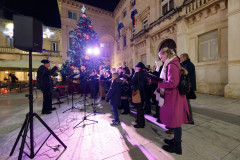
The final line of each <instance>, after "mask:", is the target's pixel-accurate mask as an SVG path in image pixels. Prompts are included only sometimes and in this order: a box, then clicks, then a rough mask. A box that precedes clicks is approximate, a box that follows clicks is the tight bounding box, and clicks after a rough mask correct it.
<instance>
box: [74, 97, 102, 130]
mask: <svg viewBox="0 0 240 160" xmlns="http://www.w3.org/2000/svg"><path fill="white" fill-rule="evenodd" d="M86 101H87V98H86V94H85V93H84V99H83V106H84V117H83V119H82V121H81V122H79V123H78V124H77V125H76V126H74V127H73V128H77V126H78V125H79V124H81V123H83V127H84V126H85V123H84V121H85V120H88V121H92V122H95V123H98V121H95V120H91V119H88V118H87V117H88V116H90V115H91V114H92V113H90V114H88V115H86V112H87V107H86V106H88V105H86Z"/></svg>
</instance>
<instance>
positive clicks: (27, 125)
mask: <svg viewBox="0 0 240 160" xmlns="http://www.w3.org/2000/svg"><path fill="white" fill-rule="evenodd" d="M26 97H28V99H29V112H28V113H27V115H26V118H25V121H24V123H23V125H22V128H21V130H20V132H19V134H18V137H17V139H16V141H15V143H14V146H13V148H12V150H11V153H10V156H12V154H13V152H14V150H15V148H16V146H17V144H18V141H19V140H20V137H21V136H22V142H21V147H20V152H19V155H18V160H21V159H22V154H23V153H24V154H26V155H27V156H28V157H29V158H31V159H32V158H34V157H35V156H36V154H37V153H38V151H39V150H40V149H41V148H42V146H43V145H44V143H45V142H46V141H47V139H48V138H49V137H50V136H51V135H53V136H54V137H55V138H56V139H57V140H58V142H59V143H60V144H61V145H62V146H63V147H64V148H65V149H66V148H67V146H66V145H65V144H64V143H63V142H62V141H61V140H60V139H59V138H58V136H57V135H56V134H55V133H54V132H53V131H52V130H51V128H50V127H49V126H48V125H47V124H46V123H45V122H44V121H43V120H42V119H41V117H40V116H39V115H38V114H37V113H33V85H32V50H29V94H27V95H26ZM34 116H35V117H36V118H37V119H38V120H39V121H40V122H41V123H42V124H43V125H44V127H45V128H47V130H48V131H49V132H50V134H49V136H48V137H47V138H46V140H45V141H44V142H43V143H42V145H41V146H40V147H39V149H38V150H37V151H36V153H34V134H33V117H34ZM28 130H29V131H30V146H29V145H28V144H27V143H26V137H27V133H28ZM22 133H23V135H22ZM25 143H26V145H27V146H28V148H29V149H30V155H28V154H27V153H26V152H24V146H25Z"/></svg>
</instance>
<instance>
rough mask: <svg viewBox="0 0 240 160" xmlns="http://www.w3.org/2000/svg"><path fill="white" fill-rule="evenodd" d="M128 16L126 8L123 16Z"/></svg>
mask: <svg viewBox="0 0 240 160" xmlns="http://www.w3.org/2000/svg"><path fill="white" fill-rule="evenodd" d="M126 16H127V10H126V9H124V11H123V18H124V17H126Z"/></svg>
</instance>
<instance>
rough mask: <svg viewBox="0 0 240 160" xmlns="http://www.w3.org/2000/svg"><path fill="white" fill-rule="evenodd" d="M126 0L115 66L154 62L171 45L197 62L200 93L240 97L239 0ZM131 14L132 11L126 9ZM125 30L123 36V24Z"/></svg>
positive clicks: (119, 12) (119, 17)
mask: <svg viewBox="0 0 240 160" xmlns="http://www.w3.org/2000/svg"><path fill="white" fill-rule="evenodd" d="M135 9H137V10H138V14H137V15H136V25H135V26H134V27H133V26H132V21H131V18H130V15H131V4H130V2H129V1H127V0H121V1H120V3H119V4H118V6H117V8H116V9H115V10H114V22H115V23H114V29H115V45H114V54H113V55H112V58H111V60H112V61H111V62H112V66H113V67H116V66H118V65H124V64H126V65H127V66H129V67H133V66H134V65H135V64H136V63H137V62H138V61H142V62H143V63H145V65H151V66H153V64H154V61H155V60H158V58H157V53H158V52H159V50H160V49H161V48H163V47H165V46H168V47H170V48H173V49H175V50H176V52H177V54H178V55H180V54H182V53H188V54H189V56H190V59H191V61H192V62H193V63H194V64H195V66H196V74H197V91H198V92H200V93H207V94H214V95H224V96H226V97H231V98H240V81H239V79H240V74H239V73H240V55H239V52H240V45H239V44H240V32H239V30H238V29H237V28H238V27H236V26H239V24H240V1H239V0H229V1H228V0H144V1H141V0H136V5H135ZM124 12H126V13H124ZM119 21H121V22H122V23H123V24H124V26H125V27H124V28H123V29H122V30H121V32H122V33H121V34H122V35H121V37H120V38H118V32H117V25H118V22H119Z"/></svg>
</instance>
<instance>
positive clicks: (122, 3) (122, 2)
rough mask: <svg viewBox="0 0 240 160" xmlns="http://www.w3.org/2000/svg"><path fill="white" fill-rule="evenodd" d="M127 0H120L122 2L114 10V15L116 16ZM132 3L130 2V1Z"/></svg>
mask: <svg viewBox="0 0 240 160" xmlns="http://www.w3.org/2000/svg"><path fill="white" fill-rule="evenodd" d="M126 1H127V0H120V2H119V3H118V5H117V7H116V8H115V9H114V11H113V15H114V16H116V14H117V13H118V12H119V10H121V8H122V6H123V5H124V3H125V2H126ZM129 4H130V2H129Z"/></svg>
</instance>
